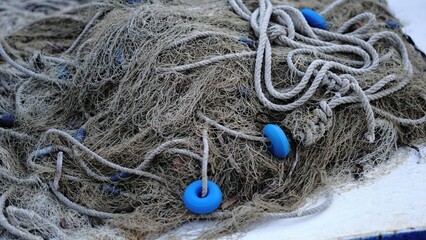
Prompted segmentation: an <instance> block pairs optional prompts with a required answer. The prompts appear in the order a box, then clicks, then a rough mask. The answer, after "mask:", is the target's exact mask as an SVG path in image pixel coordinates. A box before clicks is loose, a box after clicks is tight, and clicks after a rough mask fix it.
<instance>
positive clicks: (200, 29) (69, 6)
mask: <svg viewBox="0 0 426 240" xmlns="http://www.w3.org/2000/svg"><path fill="white" fill-rule="evenodd" d="M131 2H132V1H122V2H121V1H112V0H111V1H104V2H90V1H59V0H51V1H35V0H32V1H18V2H16V1H2V2H1V3H0V27H1V31H2V33H1V38H2V39H1V46H2V47H1V48H0V53H1V56H2V58H0V60H1V62H0V63H1V65H0V84H1V85H0V94H1V95H0V96H1V98H0V110H1V111H2V112H3V113H8V114H12V115H14V116H16V119H15V124H14V127H13V128H0V140H1V145H0V157H1V169H0V176H1V178H2V183H1V184H0V192H1V194H2V197H1V199H0V206H1V209H2V210H1V213H2V214H0V225H1V226H2V227H1V228H0V231H2V234H8V235H9V234H11V235H14V236H16V237H18V238H28V239H42V238H58V239H61V238H70V239H75V238H89V239H90V238H96V239H98V238H99V239H108V238H110V239H116V238H118V237H123V238H153V237H156V236H159V235H160V234H164V233H165V232H167V231H168V230H171V229H174V228H176V227H178V226H181V225H182V224H183V223H186V222H190V221H196V220H202V219H212V220H217V219H219V221H218V222H217V223H216V224H215V225H214V226H213V227H211V228H209V229H204V230H203V231H202V232H200V233H198V234H203V237H206V238H214V237H218V236H223V235H227V234H231V233H235V232H238V231H244V230H246V229H247V227H248V226H250V225H252V224H253V223H256V222H259V221H263V220H269V219H273V218H284V217H297V216H302V215H306V214H314V213H318V212H320V211H322V210H324V209H325V208H326V207H327V206H328V204H330V201H331V198H330V196H331V195H332V193H330V190H327V189H328V188H327V187H326V186H324V185H325V182H326V181H327V179H328V180H329V179H330V178H332V179H335V180H334V181H336V182H344V181H352V180H359V179H362V175H363V172H365V171H368V170H369V169H371V168H373V167H375V166H376V165H377V164H379V163H383V162H386V161H387V160H388V159H389V157H390V156H391V155H392V154H393V152H394V151H395V150H396V148H397V147H398V146H402V145H407V144H410V143H411V142H412V141H413V140H417V139H421V138H424V137H425V134H426V127H425V120H426V119H425V117H424V115H425V113H426V104H425V101H426V81H425V75H424V71H425V69H426V65H425V62H424V61H423V59H422V58H421V55H420V53H419V52H417V51H416V50H415V48H414V47H413V46H412V45H410V44H409V43H408V42H406V40H404V38H403V37H402V32H401V31H400V29H389V28H388V27H387V26H386V24H385V21H386V20H393V21H397V20H396V19H395V18H394V17H393V16H392V14H391V13H390V12H389V11H388V10H387V8H386V6H385V5H382V4H381V3H380V2H379V1H369V0H363V1H356V2H355V1H338V2H337V3H336V4H333V5H331V1H313V0H311V1H303V2H302V3H300V2H299V1H279V0H276V1H272V3H271V2H270V1H269V0H261V1H245V3H243V2H242V1H240V0H230V1H229V2H228V1H223V0H222V1H216V0H203V1H200V0H181V1H179V0H175V1H171V0H170V1H166V0H163V1H148V2H146V1H142V2H141V3H133V4H132V3H131ZM259 2H260V4H259ZM270 4H272V5H270ZM302 7H310V8H313V9H316V10H318V11H319V12H322V14H323V16H324V17H325V18H326V19H327V22H328V28H329V31H323V30H319V29H315V28H311V27H309V26H308V25H307V23H306V21H305V20H304V18H303V17H302V15H300V13H299V10H298V9H300V8H302ZM269 50H270V51H269ZM269 70H270V72H269ZM4 116H5V115H4ZM267 123H275V124H278V125H279V126H281V127H282V128H283V129H285V132H286V134H287V137H288V138H289V140H290V142H291V146H292V150H291V152H290V155H289V156H288V157H287V158H286V159H281V160H280V159H277V158H275V157H274V156H273V155H271V153H270V152H269V151H268V150H267V146H268V144H269V143H268V140H267V139H265V138H264V137H262V135H261V132H262V129H263V127H264V126H265V124H267ZM84 131H85V132H86V134H84ZM83 135H86V137H85V138H84V137H83ZM74 137H75V138H74ZM199 179H203V180H204V182H205V181H207V179H208V180H210V181H213V182H215V183H216V184H217V185H218V186H219V187H220V188H221V190H222V193H223V200H222V204H221V206H220V207H219V209H217V210H216V211H215V212H213V213H212V214H209V215H196V214H192V213H191V212H190V211H188V210H187V209H186V208H185V206H184V204H183V201H182V195H183V192H184V190H185V188H186V187H187V186H188V185H189V184H190V183H191V182H193V181H195V180H199ZM204 190H208V189H206V188H204ZM317 190H318V191H317ZM316 191H317V194H316V195H315V196H318V197H317V198H318V199H319V203H318V204H319V205H318V206H317V207H313V208H310V209H307V210H304V211H298V210H297V209H299V208H300V207H301V206H303V205H304V204H305V202H306V199H307V197H308V196H310V195H312V194H313V193H314V192H316ZM323 199H325V200H323Z"/></svg>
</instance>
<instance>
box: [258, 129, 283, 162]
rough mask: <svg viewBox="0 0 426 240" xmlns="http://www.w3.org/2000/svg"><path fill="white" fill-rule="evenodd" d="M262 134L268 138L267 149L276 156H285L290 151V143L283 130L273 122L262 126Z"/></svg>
mask: <svg viewBox="0 0 426 240" xmlns="http://www.w3.org/2000/svg"><path fill="white" fill-rule="evenodd" d="M263 136H265V137H266V138H267V139H268V140H269V144H268V149H269V151H270V152H271V153H272V154H273V155H274V156H275V157H277V158H281V159H282V158H286V157H287V156H288V154H289V153H290V143H289V142H288V139H287V136H286V135H285V133H284V131H283V130H282V129H281V128H280V127H279V126H278V125H275V124H267V125H266V126H265V127H264V128H263Z"/></svg>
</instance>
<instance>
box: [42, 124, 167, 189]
mask: <svg viewBox="0 0 426 240" xmlns="http://www.w3.org/2000/svg"><path fill="white" fill-rule="evenodd" d="M50 135H59V136H62V137H63V138H65V139H66V140H67V141H68V142H69V143H71V144H73V145H74V146H76V147H77V148H79V149H80V150H81V151H82V152H84V153H85V154H87V155H88V156H90V157H93V158H94V159H95V160H97V161H98V162H100V163H102V164H104V165H105V166H108V167H110V168H112V169H115V170H118V171H122V172H127V173H131V174H134V175H139V176H142V177H147V178H151V179H153V180H156V181H158V182H164V180H163V178H161V177H159V176H157V175H154V174H152V173H148V172H144V171H140V170H138V169H131V168H126V167H122V166H120V165H118V164H115V163H112V162H110V161H108V160H106V159H104V158H103V157H101V156H99V155H98V154H97V153H95V152H93V151H92V150H90V149H89V148H87V147H86V146H84V145H83V144H81V143H80V142H79V141H77V140H76V139H75V138H73V137H72V136H71V135H69V134H68V133H66V132H63V131H61V130H57V129H50V130H48V131H47V132H46V133H45V135H44V138H43V139H44V140H45V139H47V138H48V137H49V136H50ZM43 142H44V141H43Z"/></svg>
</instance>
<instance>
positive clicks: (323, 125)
mask: <svg viewBox="0 0 426 240" xmlns="http://www.w3.org/2000/svg"><path fill="white" fill-rule="evenodd" d="M343 2H344V1H337V2H335V3H334V4H332V5H331V6H330V7H329V8H328V9H326V10H325V12H324V13H326V12H328V11H331V10H332V9H334V7H335V6H337V5H339V4H342V3H343ZM229 4H230V5H231V7H232V9H233V10H234V11H235V12H236V13H237V14H238V15H240V16H241V18H243V19H245V20H246V21H249V22H250V24H251V27H252V29H253V30H254V33H255V35H256V36H257V37H258V48H257V51H256V52H255V53H254V52H243V53H232V54H228V55H223V56H216V57H212V58H210V59H206V60H202V61H200V62H195V63H190V64H185V65H181V66H174V67H162V68H159V69H158V72H160V73H162V72H169V71H185V70H189V69H193V68H199V67H203V66H207V65H210V64H214V63H217V62H219V61H224V60H229V59H234V58H237V59H238V58H242V57H253V56H256V61H255V71H254V82H255V90H256V94H257V97H258V98H259V100H260V101H261V102H262V104H263V105H264V106H265V107H267V108H268V109H270V110H273V111H280V112H288V111H293V110H295V109H297V108H299V107H301V106H302V105H304V104H305V103H307V102H308V101H310V100H311V98H312V97H313V96H314V94H315V93H316V92H317V91H318V90H320V89H321V88H322V87H325V88H327V90H333V92H335V94H336V96H335V97H333V98H331V99H330V100H328V101H326V100H321V101H319V103H318V108H317V109H315V110H314V111H313V116H314V117H313V119H311V120H309V121H308V122H307V125H308V128H306V129H304V131H305V132H302V133H298V134H297V137H298V139H297V140H299V141H300V142H302V143H303V144H305V145H308V146H309V145H312V144H314V143H315V142H316V141H317V140H318V139H320V138H321V137H322V136H323V135H324V134H325V132H326V130H327V129H328V128H329V126H330V122H331V118H332V116H333V109H334V108H336V107H338V106H339V105H342V104H354V103H360V104H361V106H362V108H363V109H364V110H365V112H366V115H365V116H366V122H367V133H366V134H365V136H366V138H367V140H368V141H369V142H373V141H375V136H374V129H375V117H374V111H376V112H382V111H380V110H377V108H374V107H373V106H371V104H370V102H371V101H373V100H378V99H381V98H383V97H385V96H387V95H390V94H392V93H394V92H396V91H399V90H400V89H402V88H403V87H405V86H406V85H407V84H408V83H409V79H411V78H412V74H413V68H412V65H411V62H410V60H409V58H408V53H407V50H406V48H405V45H404V43H403V42H402V41H401V39H400V38H399V37H398V35H396V34H395V33H392V32H379V33H369V31H370V30H371V29H372V28H373V27H374V26H375V24H376V17H375V15H374V14H372V13H368V12H366V13H362V14H359V15H357V16H355V17H353V18H351V19H349V20H348V21H346V22H345V23H344V24H343V25H342V26H341V27H340V28H339V30H338V31H337V32H329V31H325V30H321V29H316V28H311V27H310V26H309V24H308V23H307V21H306V19H305V18H304V16H303V15H302V14H301V13H300V11H299V10H298V9H296V8H293V7H290V6H286V5H278V6H272V3H271V1H270V0H260V1H259V8H257V9H256V10H255V11H253V12H251V11H250V10H249V9H248V7H246V6H245V4H244V3H243V2H242V1H241V0H229ZM378 6H379V5H378ZM380 6H381V5H380ZM272 17H273V19H275V20H274V21H276V22H272V21H271V19H272ZM359 21H362V22H364V24H363V26H361V27H359V28H358V29H356V30H354V31H352V32H348V31H349V29H350V28H351V27H352V26H353V25H354V24H356V23H357V22H359ZM222 35H223V36H224V37H229V38H231V39H236V38H235V37H232V36H228V35H227V34H218V33H215V32H205V33H196V34H193V35H191V36H189V37H186V38H184V39H181V40H178V41H176V42H175V44H173V45H172V46H173V47H176V46H180V45H182V44H184V43H186V42H189V41H193V40H195V39H198V38H201V37H210V36H222ZM365 39H367V40H365ZM378 41H387V42H388V43H389V44H390V46H391V47H393V48H394V49H395V50H397V52H398V55H399V57H400V58H401V59H402V65H403V67H404V70H405V73H404V74H403V75H401V76H399V75H396V74H393V75H389V76H387V77H385V78H383V79H380V80H378V81H377V83H376V84H374V85H373V86H371V87H370V88H369V89H366V90H364V89H362V88H361V87H360V86H359V83H358V81H357V79H356V78H355V76H357V75H362V74H368V73H371V72H373V71H375V70H376V69H377V68H378V66H379V63H380V61H385V60H386V59H389V58H390V57H391V56H392V55H393V54H394V53H392V52H391V51H388V52H387V53H386V54H385V55H384V56H379V54H378V52H377V51H376V49H374V47H373V45H374V44H375V43H376V42H378ZM271 42H274V43H275V44H277V45H281V46H287V47H291V48H293V50H292V51H290V52H289V54H288V55H287V63H288V66H289V68H290V70H291V71H292V72H293V73H295V74H296V75H297V76H299V77H301V78H302V79H301V81H300V82H299V83H298V84H296V86H294V87H293V88H292V89H285V90H279V89H276V88H275V87H274V84H273V81H272V77H271V72H272V69H271V68H272V47H271ZM333 53H345V54H347V55H357V56H359V57H360V58H362V61H359V60H348V59H342V58H339V57H336V56H334V55H332V54H333ZM301 54H303V55H315V56H318V57H322V58H323V59H324V60H322V59H317V60H314V61H313V62H311V64H310V65H309V66H308V67H307V69H306V70H301V69H298V68H297V66H296V63H295V58H296V56H297V55H301ZM335 72H339V74H336V73H335ZM284 79H285V78H284ZM312 79H313V81H311V80H312ZM392 81H395V82H396V84H394V85H393V86H392V87H388V88H385V87H386V85H387V84H388V83H390V82H392ZM262 83H264V85H265V87H266V90H267V94H265V93H264V89H263V87H262ZM309 84H310V85H309ZM266 96H269V97H272V98H273V99H276V100H280V101H286V103H285V104H282V103H280V104H278V103H275V102H273V101H272V100H270V99H268V98H267V97H266ZM382 115H385V116H388V117H389V118H391V119H394V120H395V119H398V120H399V122H401V123H402V122H403V123H404V124H419V123H422V122H423V118H421V119H417V120H413V119H401V118H398V117H395V116H389V115H390V114H382ZM203 118H204V119H205V121H206V122H207V123H208V124H210V125H213V126H215V127H216V128H218V129H220V130H222V131H224V132H226V133H228V134H230V135H232V136H236V137H242V138H246V139H248V140H255V141H264V139H263V138H260V137H254V136H248V135H246V134H244V133H241V132H237V131H234V130H231V129H228V128H226V127H224V126H222V125H220V124H218V123H216V122H214V121H212V120H211V119H208V118H206V117H203ZM425 118H426V116H425ZM302 129H303V128H302Z"/></svg>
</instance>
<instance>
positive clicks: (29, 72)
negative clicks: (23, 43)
mask: <svg viewBox="0 0 426 240" xmlns="http://www.w3.org/2000/svg"><path fill="white" fill-rule="evenodd" d="M0 56H1V57H2V58H3V59H4V60H5V61H6V62H7V63H9V64H10V66H12V67H13V68H15V69H16V70H18V71H20V72H22V73H23V74H25V75H27V76H28V77H32V78H34V79H37V80H40V81H44V82H48V83H55V84H61V85H68V83H66V82H64V81H60V80H55V79H53V78H50V77H48V76H46V75H43V74H40V73H36V72H34V71H32V70H30V69H27V68H25V67H23V66H21V65H20V64H18V63H17V62H15V61H13V59H12V58H10V56H9V55H8V54H7V53H6V51H4V49H3V45H2V44H1V41H0Z"/></svg>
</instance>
